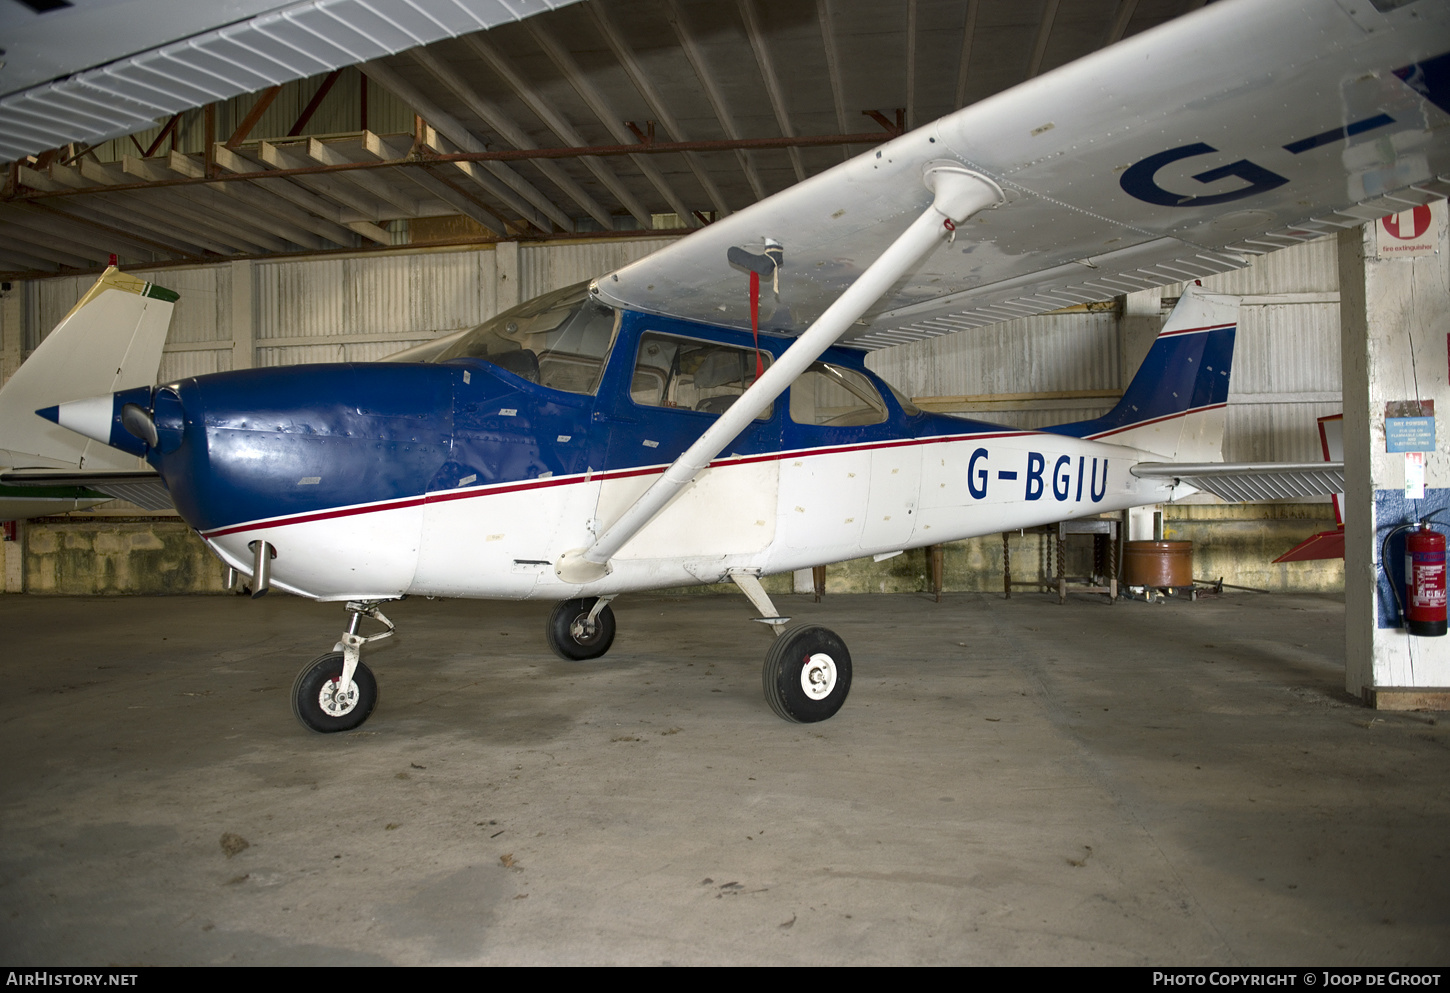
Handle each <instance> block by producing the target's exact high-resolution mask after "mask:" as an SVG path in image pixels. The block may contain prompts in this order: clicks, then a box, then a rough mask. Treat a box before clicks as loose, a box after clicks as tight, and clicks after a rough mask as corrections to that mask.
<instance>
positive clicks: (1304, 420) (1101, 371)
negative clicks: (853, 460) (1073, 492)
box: [867, 238, 1342, 462]
mask: <svg viewBox="0 0 1450 993" xmlns="http://www.w3.org/2000/svg"><path fill="white" fill-rule="evenodd" d="M1204 288H1205V289H1207V290H1210V291H1213V292H1217V293H1233V294H1237V295H1240V296H1243V297H1244V306H1243V308H1242V311H1241V313H1240V318H1239V332H1238V338H1237V344H1236V347H1235V354H1234V368H1233V379H1232V381H1231V386H1230V389H1229V416H1228V426H1227V434H1226V437H1225V440H1224V458H1225V459H1226V460H1228V461H1233V462H1237V461H1244V462H1264V461H1272V462H1281V461H1283V462H1290V461H1318V460H1319V459H1320V458H1321V457H1322V456H1321V453H1320V449H1319V433H1318V427H1317V419H1318V418H1319V417H1321V416H1323V415H1325V414H1333V413H1338V412H1339V411H1340V410H1341V409H1342V393H1341V371H1340V352H1339V270H1338V262H1337V255H1336V249H1335V242H1334V239H1333V238H1325V239H1321V240H1319V241H1314V242H1309V243H1307V244H1304V245H1300V246H1297V247H1294V248H1290V249H1285V250H1284V251H1280V252H1275V253H1273V254H1270V255H1266V256H1264V257H1262V258H1260V259H1258V260H1256V261H1255V262H1254V264H1253V265H1251V266H1249V267H1248V268H1246V269H1241V270H1238V271H1236V272H1229V273H1224V274H1222V275H1219V276H1215V277H1213V278H1211V279H1206V280H1204ZM1181 293H1182V287H1181V286H1170V287H1165V288H1164V289H1163V296H1164V298H1165V299H1171V298H1176V297H1177V296H1179V295H1180V294H1181ZM1165 316H1166V315H1165ZM1121 348H1122V344H1121V339H1120V331H1119V324H1118V319H1117V317H1116V316H1115V315H1114V314H1111V313H1096V314H1059V315H1049V316H1045V317H1034V318H1029V319H1027V320H1019V321H1011V322H1009V323H1007V324H999V325H995V326H993V327H989V328H981V329H979V330H975V331H964V332H962V333H960V334H956V335H946V336H944V337H941V338H933V339H930V340H928V341H922V342H915V343H913V344H910V345H898V346H896V347H894V348H888V349H883V350H882V351H879V352H875V353H873V354H872V355H871V356H870V357H869V358H868V360H867V365H869V366H870V367H871V368H872V369H874V370H875V371H876V372H877V373H879V374H880V375H881V376H882V377H884V378H885V379H887V380H888V381H890V382H891V383H892V384H893V385H894V386H896V387H897V388H898V389H900V390H901V391H902V392H903V393H906V394H908V395H909V396H916V397H922V396H927V397H932V396H938V397H939V396H983V395H1000V394H1007V393H1049V392H1066V391H1077V390H1109V389H1122V388H1123V387H1124V386H1126V383H1124V382H1122V381H1121V380H1122V376H1121V374H1120V372H1119V362H1118V356H1119V353H1120V350H1121ZM1110 406H1111V404H1104V405H1101V406H1093V407H1083V408H1080V409H1064V408H1063V407H1062V406H1061V405H1060V404H1059V405H1054V406H1052V407H1051V408H1050V409H1049V408H1048V407H1047V405H1046V404H1045V403H1044V404H1043V405H1042V406H1041V407H1039V408H1038V409H1026V410H998V411H992V412H990V413H979V414H973V415H971V416H973V417H977V418H980V419H982V420H986V421H992V422H996V423H1001V424H1006V425H1010V426H1013V427H1043V426H1045V425H1049V424H1061V423H1066V422H1069V421H1074V420H1080V419H1083V418H1087V417H1094V416H1097V415H1098V414H1101V413H1103V412H1104V411H1106V410H1107V409H1108V408H1109V407H1110Z"/></svg>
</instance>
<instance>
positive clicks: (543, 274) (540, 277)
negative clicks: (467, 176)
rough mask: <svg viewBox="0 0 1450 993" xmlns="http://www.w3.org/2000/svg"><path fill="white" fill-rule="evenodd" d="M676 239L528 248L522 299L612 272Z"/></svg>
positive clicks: (522, 264)
mask: <svg viewBox="0 0 1450 993" xmlns="http://www.w3.org/2000/svg"><path fill="white" fill-rule="evenodd" d="M676 240H678V239H677V238H631V239H628V240H624V241H581V242H576V243H574V244H563V245H526V246H524V247H523V248H522V249H520V251H519V270H520V272H519V275H520V277H521V280H522V282H521V285H522V287H523V289H522V290H521V291H520V292H521V294H522V295H521V297H520V299H521V300H532V299H533V298H534V297H536V296H539V295H540V294H543V293H548V292H549V291H550V290H557V289H561V288H563V287H565V286H571V285H573V284H574V283H580V282H583V281H584V280H586V279H593V278H594V277H595V276H601V275H603V274H604V273H606V272H613V271H614V270H615V269H618V268H620V267H621V266H625V265H628V264H629V263H630V262H634V261H635V260H636V259H642V258H644V257H645V256H646V255H649V254H651V253H653V252H657V251H659V250H660V249H661V248H664V247H665V245H667V244H669V243H670V242H672V241H676Z"/></svg>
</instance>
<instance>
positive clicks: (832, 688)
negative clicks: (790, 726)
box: [761, 625, 851, 724]
mask: <svg viewBox="0 0 1450 993" xmlns="http://www.w3.org/2000/svg"><path fill="white" fill-rule="evenodd" d="M812 677H814V678H812ZM807 680H809V681H811V682H813V683H814V684H815V685H817V686H820V687H821V688H822V689H823V690H824V691H825V692H824V695H820V696H817V695H815V694H814V693H809V692H807V691H806V688H805V681H807ZM761 683H762V684H763V685H764V687H765V700H766V702H767V703H769V704H770V709H771V710H773V711H775V713H776V716H778V717H782V718H784V719H785V720H787V721H793V722H795V723H797V724H814V723H815V722H816V721H824V720H826V719H827V718H829V717H833V716H835V713H836V711H838V710H840V709H841V705H842V704H843V703H845V702H846V695H847V694H848V693H850V692H851V653H850V652H849V651H847V650H846V643H845V642H844V641H842V640H841V637H840V635H838V634H836V632H834V631H831V630H829V629H827V628H823V627H816V626H813V625H812V626H807V627H797V628H791V629H790V630H789V631H787V632H786V633H785V634H784V635H782V636H781V637H779V638H777V639H775V643H774V644H772V645H771V646H770V651H768V652H766V653H765V669H764V670H763V672H762V673H761Z"/></svg>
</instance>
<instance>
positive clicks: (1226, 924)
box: [0, 594, 1450, 965]
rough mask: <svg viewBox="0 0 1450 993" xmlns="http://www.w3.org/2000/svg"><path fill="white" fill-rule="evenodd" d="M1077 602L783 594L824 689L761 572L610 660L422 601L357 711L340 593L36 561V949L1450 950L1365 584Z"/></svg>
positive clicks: (473, 959)
mask: <svg viewBox="0 0 1450 993" xmlns="http://www.w3.org/2000/svg"><path fill="white" fill-rule="evenodd" d="M1054 601H1055V598H1052V599H1049V598H1047V597H1044V596H1039V595H1018V596H1016V597H1014V598H1013V599H1012V600H1011V601H1003V600H1002V599H1001V597H1000V596H991V595H985V594H958V595H951V596H948V597H947V599H946V601H945V602H944V603H942V604H940V605H938V604H936V603H933V602H932V601H931V599H930V598H929V597H922V596H910V595H896V596H833V597H829V598H827V600H826V602H824V603H821V604H819V605H817V604H814V603H812V602H811V601H810V598H809V597H790V598H782V601H781V603H782V609H783V610H784V611H786V612H787V613H792V614H794V615H795V616H796V618H797V619H798V620H808V621H812V622H819V623H824V624H827V625H829V626H831V627H833V628H836V629H837V630H838V631H839V632H840V633H841V634H842V635H843V636H844V637H845V638H846V640H847V643H848V644H849V645H850V646H851V648H852V652H853V655H854V658H855V667H856V674H855V685H854V688H853V692H852V694H851V698H850V700H849V701H848V702H847V704H846V707H845V709H844V710H842V712H841V713H840V714H839V715H838V716H837V717H836V718H835V719H833V720H831V721H829V722H826V723H823V724H818V725H791V724H786V723H783V722H782V721H780V720H778V719H777V718H775V717H774V716H773V715H772V714H771V713H770V711H769V709H768V707H767V706H766V704H765V702H764V701H763V699H762V697H761V690H760V660H761V657H762V655H763V652H764V650H765V648H766V645H767V642H768V639H769V635H768V633H767V632H766V630H765V629H764V628H763V627H762V626H761V625H758V624H754V623H751V622H750V620H749V618H750V617H751V616H752V614H751V612H750V610H749V608H748V607H747V606H746V604H745V602H744V599H743V598H741V597H738V596H719V597H713V596H706V597H689V598H685V597H680V598H667V597H659V596H655V597H643V596H642V597H629V598H623V599H621V600H620V601H619V602H618V604H617V605H616V610H617V615H618V619H619V636H618V639H617V640H616V642H615V646H614V650H613V651H612V652H611V653H610V655H609V656H607V657H606V658H605V659H603V660H601V661H599V662H594V663H582V664H580V663H573V664H571V663H565V662H561V661H557V660H555V659H554V658H553V656H552V655H550V654H549V651H548V649H547V648H546V647H545V644H544V639H543V633H542V628H543V624H544V619H545V617H546V616H547V613H548V609H549V606H548V605H547V604H522V605H519V604H490V603H473V602H466V601H426V600H416V601H414V600H410V601H407V602H406V603H402V604H396V605H394V606H393V608H392V609H391V610H390V613H391V614H392V615H393V616H394V618H395V619H396V620H398V621H399V622H400V628H401V634H400V635H399V636H398V637H396V638H394V639H392V640H391V641H390V642H384V643H382V644H380V645H379V646H377V647H376V649H375V650H371V651H370V652H369V653H368V658H369V659H370V661H371V662H372V663H373V665H374V668H375V671H376V672H377V673H378V677H379V681H380V683H381V686H382V702H381V703H380V705H379V707H378V710H377V712H376V713H375V714H374V715H373V718H372V720H371V721H370V722H369V723H368V724H367V725H366V726H365V727H364V728H363V729H362V730H360V731H359V732H356V733H353V734H349V735H342V736H332V737H323V736H317V735H312V734H309V733H307V732H305V731H303V730H302V729H301V728H300V727H299V726H298V725H297V724H296V723H295V722H294V720H293V717H292V714H291V711H290V706H289V703H288V692H289V689H290V686H291V683H292V677H293V675H294V674H295V672H296V670H297V669H298V668H299V667H300V665H301V664H302V662H304V661H306V660H307V659H310V658H312V657H313V656H315V655H317V654H319V653H321V652H322V651H325V650H327V649H328V648H329V647H330V646H331V644H332V642H333V640H334V639H335V638H336V636H337V631H338V630H340V628H341V623H342V617H343V615H342V610H341V608H340V607H338V606H336V605H317V604H310V603H306V602H302V601H299V600H293V599H287V598H284V597H280V596H273V597H269V598H267V599H265V600H262V601H258V602H251V601H248V600H244V599H238V598H228V597H206V598H202V597H197V598H166V599H162V598H156V599H141V598H135V599H123V598H106V599H65V598H42V597H31V596H10V597H0V630H3V631H4V632H5V633H4V636H3V637H4V641H3V644H4V646H5V650H4V653H3V659H0V669H3V678H4V683H5V686H6V687H7V691H6V692H5V693H4V694H3V696H0V748H3V755H4V763H3V773H0V961H3V962H5V963H7V964H11V965H40V964H50V965H59V964H94V965H104V964H114V965H170V964H225V963H237V964H338V965H359V964H368V963H393V964H408V965H411V964H423V963H430V964H431V963H490V964H492V963H621V964H624V963H631V964H636V963H681V964H703V963H722V964H723V963H730V964H743V963H797V964H806V963H810V964H855V963H874V964H888V963H889V964H898V963H900V964H927V963H933V964H934V963H973V964H1024V963H1076V964H1098V963H1106V964H1129V965H1132V964H1216V965H1229V964H1286V965H1287V964H1315V965H1334V964H1354V965H1369V964H1406V965H1411V964H1420V965H1431V964H1444V963H1446V962H1447V961H1450V899H1447V898H1450V855H1447V853H1446V844H1445V841H1446V837H1447V829H1446V825H1447V824H1450V790H1447V784H1450V771H1447V770H1450V761H1447V759H1450V755H1447V745H1450V727H1447V722H1446V721H1444V720H1443V719H1441V720H1439V721H1438V722H1437V719H1436V717H1435V715H1429V714H1393V713H1375V712H1373V711H1368V710H1365V709H1363V708H1362V707H1360V706H1359V705H1358V704H1357V703H1356V702H1355V701H1353V700H1352V699H1350V698H1349V697H1347V696H1346V695H1345V693H1344V692H1343V690H1342V688H1341V683H1342V679H1343V676H1342V669H1343V637H1342V627H1343V623H1342V621H1343V606H1342V603H1341V602H1338V601H1336V600H1335V599H1334V598H1331V597H1320V596H1285V595H1276V596H1257V595H1253V594H1238V595H1226V596H1224V597H1223V598H1221V599H1212V600H1201V601H1199V602H1197V603H1187V602H1172V603H1169V604H1167V605H1164V606H1149V605H1146V604H1143V603H1119V604H1118V605H1116V606H1111V607H1110V606H1108V605H1107V604H1106V603H1105V602H1103V601H1102V600H1101V599H1100V598H1096V597H1086V596H1083V597H1078V598H1076V599H1074V600H1073V601H1072V602H1070V603H1069V604H1067V605H1066V606H1058V605H1057V604H1056V603H1055V602H1054ZM1441 716H1442V718H1443V715H1441ZM229 835H235V836H237V838H239V839H244V841H245V843H246V846H247V847H245V848H241V844H242V842H241V841H236V840H232V842H231V845H230V847H232V848H233V849H240V850H236V851H234V853H233V854H230V855H229V854H228V853H227V851H226V850H224V839H225V838H227V836H229ZM228 840H231V839H228Z"/></svg>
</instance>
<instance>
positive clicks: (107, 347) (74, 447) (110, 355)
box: [0, 267, 178, 520]
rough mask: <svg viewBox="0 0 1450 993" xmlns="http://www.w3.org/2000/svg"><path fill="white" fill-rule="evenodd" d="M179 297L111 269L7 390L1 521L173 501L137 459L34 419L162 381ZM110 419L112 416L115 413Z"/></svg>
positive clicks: (2, 413) (1, 436) (1, 415)
mask: <svg viewBox="0 0 1450 993" xmlns="http://www.w3.org/2000/svg"><path fill="white" fill-rule="evenodd" d="M177 299H178V298H177V295H176V294H175V293H173V292H171V291H170V290H167V289H164V288H162V287H160V286H156V285H155V284H153V283H148V282H146V281H145V280H143V279H138V278H136V277H135V276H129V275H127V274H125V273H123V272H121V271H120V270H118V269H116V268H114V267H113V268H109V269H107V270H106V271H105V272H104V273H102V274H101V276H100V278H99V279H97V280H96V282H95V285H94V286H92V287H91V288H90V290H89V291H87V292H86V294H85V296H83V297H82V298H81V299H80V300H79V301H77V303H76V305H75V306H74V307H72V308H71V310H70V312H69V313H68V314H66V316H65V317H64V318H63V319H62V320H61V322H60V323H59V324H57V325H56V326H55V329H54V330H53V331H51V333H50V334H49V335H47V336H46V338H45V340H44V341H42V342H41V343H40V345H39V346H38V347H37V348H36V349H35V351H34V352H33V353H32V354H31V356H30V357H29V358H28V359H26V360H25V362H24V363H22V364H21V366H20V368H19V369H17V370H16V371H15V373H14V374H13V375H12V376H11V377H10V379H9V380H8V381H7V382H6V383H5V385H4V387H3V388H0V465H4V466H11V467H13V468H10V469H6V470H0V520H16V519H19V518H25V517H38V516H41V515H43V514H59V513H64V512H65V511H68V510H79V509H83V508H86V507H93V506H95V505H96V504H98V503H104V502H105V501H107V500H111V499H114V498H117V497H119V498H121V499H126V500H130V501H132V502H133V503H136V504H139V505H140V506H142V507H145V508H147V509H154V510H162V509H166V508H169V507H170V506H171V500H170V498H169V497H168V496H167V494H166V490H165V487H164V486H162V485H161V482H160V478H159V477H158V476H157V474H156V472H155V471H154V470H151V469H146V468H144V467H143V466H142V464H141V463H139V462H138V461H137V459H136V457H135V456H134V455H128V454H126V453H124V452H118V451H117V450H115V449H114V448H109V447H107V446H106V445H104V444H102V443H100V442H97V441H94V440H90V439H88V438H83V437H81V436H78V435H77V434H75V433H74V432H72V431H67V430H65V429H64V428H61V427H60V426H59V425H56V424H53V423H49V422H47V421H43V420H39V419H38V418H36V417H35V415H34V411H35V409H36V407H38V406H41V405H43V404H50V403H54V402H56V401H57V400H59V399H61V398H62V397H72V398H81V397H90V396H95V395H96V394H98V393H109V392H113V391H115V390H124V389H131V388H134V387H150V386H151V385H152V384H154V383H155V382H156V372H157V369H158V368H159V367H160V365H161V351H162V348H163V346H165V344H166V333H167V331H168V329H169V328H170V327H171V313H172V308H173V307H174V306H175V303H176V300H177ZM107 416H109V411H108V412H107Z"/></svg>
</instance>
